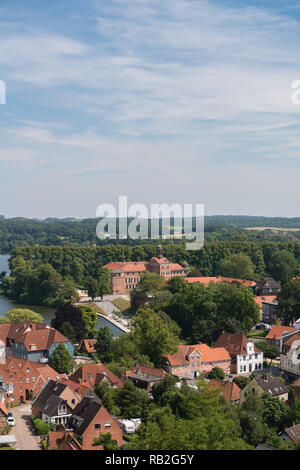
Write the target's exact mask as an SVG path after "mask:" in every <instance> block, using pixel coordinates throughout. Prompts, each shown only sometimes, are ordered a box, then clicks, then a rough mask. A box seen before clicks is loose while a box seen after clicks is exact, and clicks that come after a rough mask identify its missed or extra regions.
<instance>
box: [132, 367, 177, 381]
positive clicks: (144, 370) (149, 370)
mask: <svg viewBox="0 0 300 470" xmlns="http://www.w3.org/2000/svg"><path fill="white" fill-rule="evenodd" d="M131 374H138V375H139V374H143V375H148V376H151V377H155V378H160V379H163V378H164V377H166V376H167V375H168V373H167V372H166V371H165V370H163V369H157V368H155V367H149V366H143V365H137V366H136V367H134V368H133V369H131V370H126V371H125V372H124V374H123V376H125V377H128V376H129V375H131Z"/></svg>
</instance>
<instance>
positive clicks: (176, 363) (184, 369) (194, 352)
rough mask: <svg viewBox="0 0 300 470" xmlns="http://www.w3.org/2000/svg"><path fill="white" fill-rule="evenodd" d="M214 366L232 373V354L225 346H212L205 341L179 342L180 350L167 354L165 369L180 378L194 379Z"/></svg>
mask: <svg viewBox="0 0 300 470" xmlns="http://www.w3.org/2000/svg"><path fill="white" fill-rule="evenodd" d="M214 367H220V369H222V370H223V371H224V372H225V373H226V374H228V373H230V368H231V359H230V355H229V354H228V352H227V351H226V349H225V348H223V347H217V348H210V347H209V346H208V345H207V344H204V343H202V344H195V345H192V346H188V345H186V344H179V346H178V351H177V352H176V353H174V354H169V355H168V356H166V357H165V362H164V369H165V370H166V371H167V372H168V373H169V374H173V375H177V376H178V377H179V378H180V379H181V378H182V379H183V378H186V379H194V378H195V377H197V376H198V375H199V373H200V372H204V373H208V372H210V371H211V370H212V369H213V368H214Z"/></svg>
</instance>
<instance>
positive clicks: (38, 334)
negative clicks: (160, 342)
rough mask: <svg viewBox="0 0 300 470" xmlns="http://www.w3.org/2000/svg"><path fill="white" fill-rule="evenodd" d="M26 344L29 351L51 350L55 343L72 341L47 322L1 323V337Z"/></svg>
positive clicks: (4, 339)
mask: <svg viewBox="0 0 300 470" xmlns="http://www.w3.org/2000/svg"><path fill="white" fill-rule="evenodd" d="M7 338H8V339H10V340H13V341H15V342H18V343H22V344H24V346H25V348H26V350H27V351H44V350H49V349H50V348H51V346H52V344H53V343H63V342H70V340H69V339H68V338H66V337H65V336H64V335H62V334H61V333H60V332H59V331H58V330H56V329H55V328H50V326H49V325H47V324H46V323H37V322H30V321H24V322H22V323H3V324H2V325H0V339H2V340H3V341H5V342H6V339H7Z"/></svg>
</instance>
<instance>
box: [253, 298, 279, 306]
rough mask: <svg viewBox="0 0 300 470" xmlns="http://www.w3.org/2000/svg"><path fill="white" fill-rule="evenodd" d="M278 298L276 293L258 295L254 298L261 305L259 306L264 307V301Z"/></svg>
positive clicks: (272, 300)
mask: <svg viewBox="0 0 300 470" xmlns="http://www.w3.org/2000/svg"><path fill="white" fill-rule="evenodd" d="M276 299H277V296H276V295H257V296H256V297H255V298H254V300H255V302H256V303H257V304H258V305H259V308H261V309H262V304H263V302H274V300H276Z"/></svg>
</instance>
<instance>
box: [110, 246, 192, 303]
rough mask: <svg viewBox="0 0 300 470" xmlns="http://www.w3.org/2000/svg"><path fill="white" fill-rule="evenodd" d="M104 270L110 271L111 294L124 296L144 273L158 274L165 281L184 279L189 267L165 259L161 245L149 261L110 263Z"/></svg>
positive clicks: (185, 264)
mask: <svg viewBox="0 0 300 470" xmlns="http://www.w3.org/2000/svg"><path fill="white" fill-rule="evenodd" d="M104 268H108V269H109V270H110V274H111V282H110V288H111V293H112V294H126V293H127V292H128V291H131V290H132V289H134V288H135V287H136V286H137V284H138V283H139V281H140V278H141V274H142V273H143V272H145V271H148V272H152V273H155V274H159V275H160V276H162V277H164V278H165V279H170V278H171V277H174V276H181V277H186V276H187V274H188V272H189V265H188V264H187V263H186V262H184V263H182V265H180V264H178V263H172V262H171V261H169V260H168V259H167V258H165V257H164V256H163V252H162V247H161V245H158V246H157V248H156V256H154V257H153V258H151V259H150V261H129V262H126V261H123V262H118V261H116V262H115V261H111V262H110V263H108V264H106V265H105V266H104Z"/></svg>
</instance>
